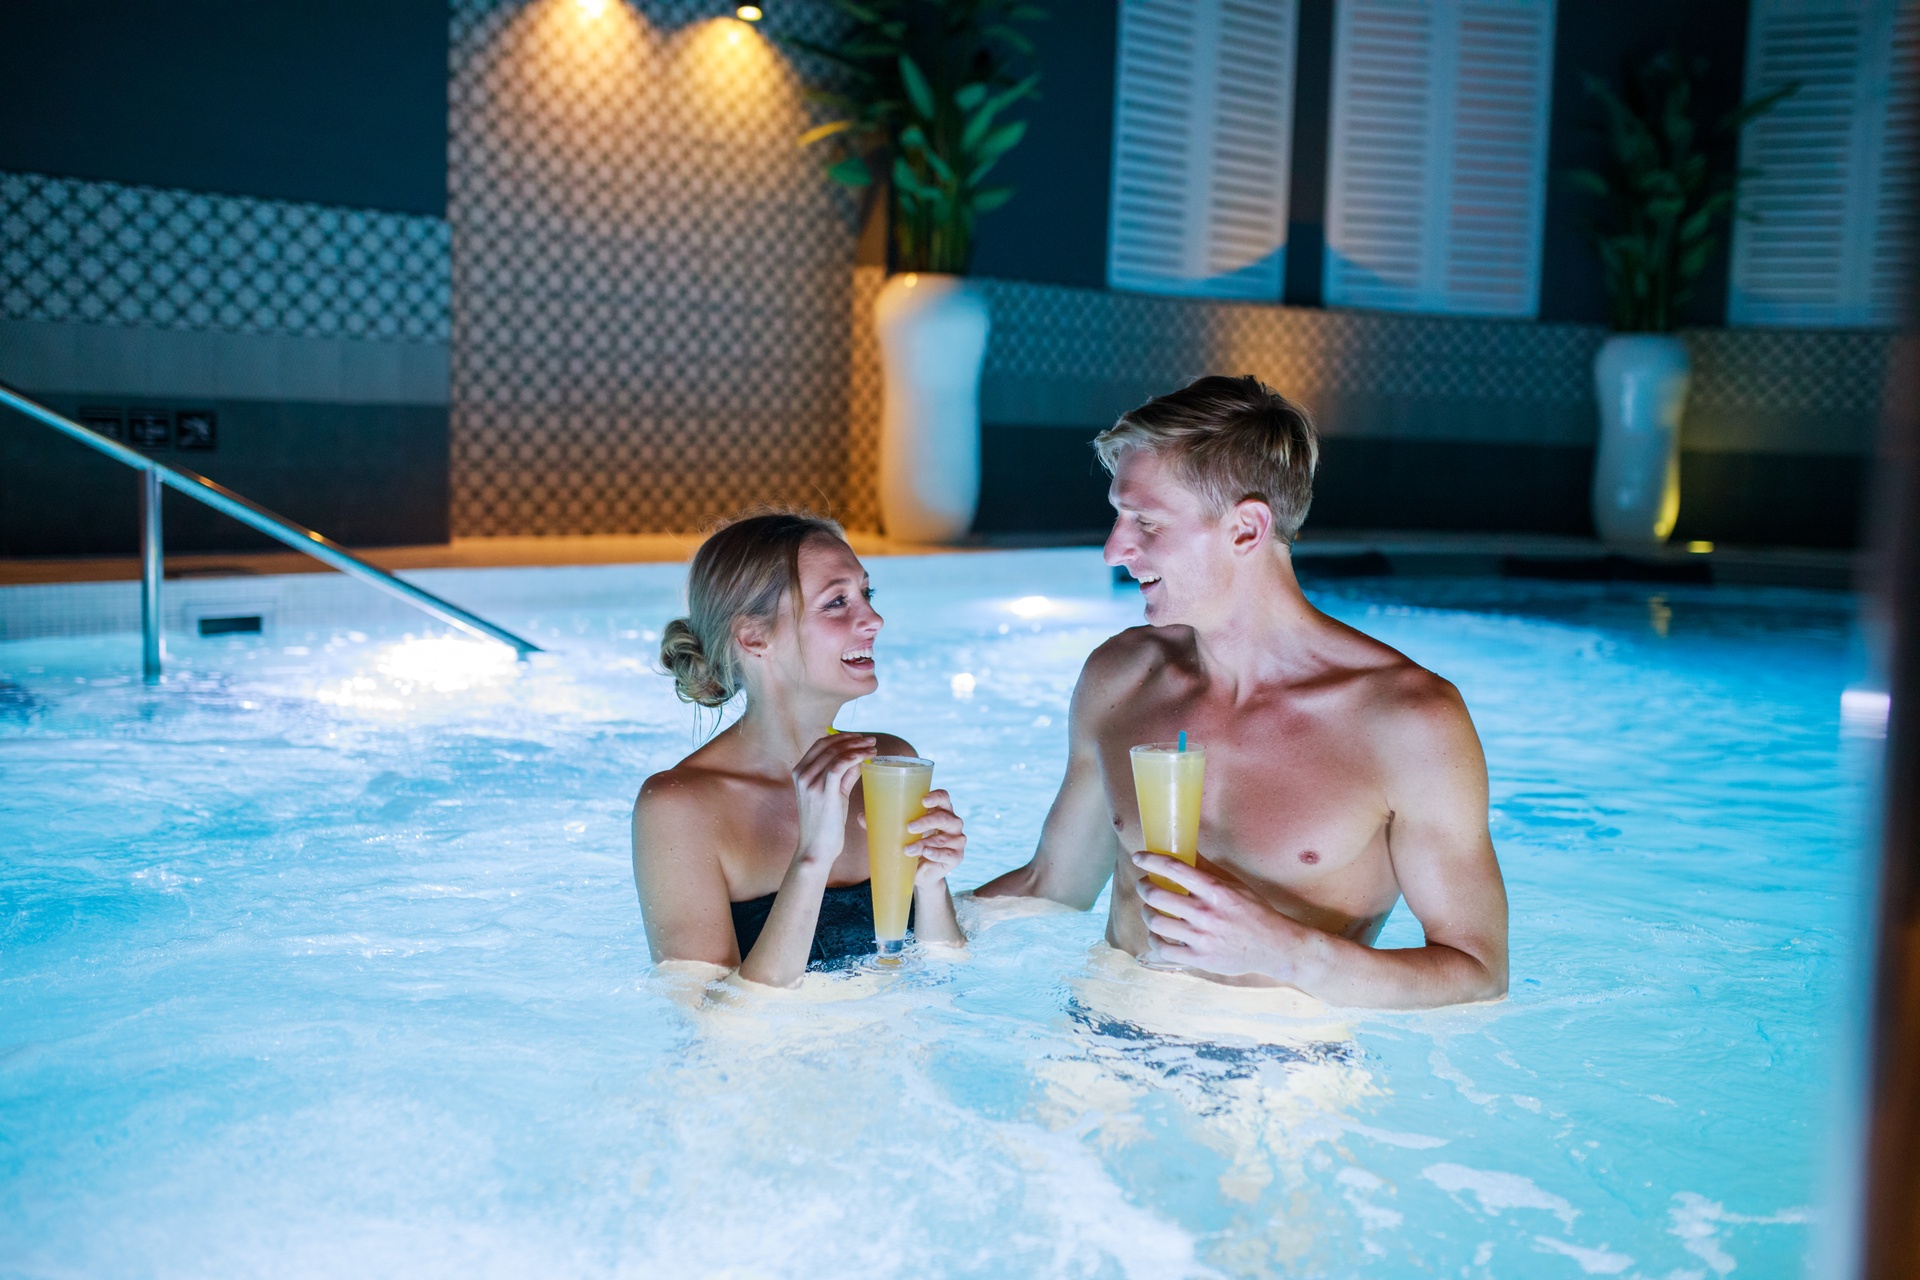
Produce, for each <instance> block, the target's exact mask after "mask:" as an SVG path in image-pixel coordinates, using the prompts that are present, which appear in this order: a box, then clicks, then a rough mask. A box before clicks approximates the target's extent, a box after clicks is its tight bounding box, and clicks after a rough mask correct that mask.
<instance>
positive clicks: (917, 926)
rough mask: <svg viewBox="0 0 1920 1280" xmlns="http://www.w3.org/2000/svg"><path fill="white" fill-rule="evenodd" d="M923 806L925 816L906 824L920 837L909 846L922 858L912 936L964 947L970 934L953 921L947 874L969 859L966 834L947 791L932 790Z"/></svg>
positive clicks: (916, 881)
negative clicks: (925, 812)
mask: <svg viewBox="0 0 1920 1280" xmlns="http://www.w3.org/2000/svg"><path fill="white" fill-rule="evenodd" d="M922 803H924V804H925V805H926V806H927V814H926V816H925V817H923V818H915V819H914V820H913V821H912V822H909V823H908V824H907V831H908V832H909V833H910V834H913V835H917V836H919V837H920V838H919V839H918V840H916V841H915V842H914V843H913V844H911V845H909V846H908V848H909V849H910V850H911V851H912V852H914V853H915V854H918V855H919V858H920V866H919V869H918V870H916V871H915V872H914V873H913V936H914V937H916V938H918V939H920V941H922V942H944V943H946V944H947V945H948V946H954V947H959V946H965V945H966V941H967V935H966V934H965V932H963V931H962V930H961V928H960V922H959V921H958V920H957V919H955V918H954V914H953V895H952V894H950V893H948V892H947V875H948V873H949V872H951V871H952V870H953V869H954V868H955V867H957V866H959V865H960V859H961V858H962V857H964V856H966V850H967V833H966V831H965V829H964V827H963V826H962V824H961V822H960V815H959V814H957V813H955V812H954V811H953V798H952V797H951V796H949V795H948V794H947V793H946V792H944V791H929V792H927V798H926V800H925V801H923V802H922Z"/></svg>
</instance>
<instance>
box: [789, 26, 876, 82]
mask: <svg viewBox="0 0 1920 1280" xmlns="http://www.w3.org/2000/svg"><path fill="white" fill-rule="evenodd" d="M780 40H781V42H782V43H783V44H785V45H786V46H787V47H788V48H792V49H798V50H800V52H802V53H810V54H812V55H813V56H814V57H816V58H822V59H824V60H826V61H828V62H831V63H833V64H834V65H835V66H837V67H840V68H842V69H843V70H845V71H847V72H848V73H850V74H851V75H853V76H854V77H855V78H857V79H860V80H872V79H873V72H872V70H871V69H869V68H868V67H867V66H866V65H865V64H864V63H863V62H861V61H860V60H859V59H857V58H855V57H853V56H852V55H851V54H848V53H846V52H844V51H843V50H840V49H835V48H831V47H830V46H827V45H824V44H816V43H814V42H813V41H812V40H802V39H801V38H800V37H799V36H782V37H780Z"/></svg>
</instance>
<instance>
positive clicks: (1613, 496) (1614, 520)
mask: <svg viewBox="0 0 1920 1280" xmlns="http://www.w3.org/2000/svg"><path fill="white" fill-rule="evenodd" d="M1692 375H1693V365H1692V362H1691V361H1690V360H1689V359H1688V358H1687V348H1686V344H1685V343H1683V342H1681V341H1680V339H1678V338H1676V337H1674V336H1672V335H1671V334H1664V333H1616V334H1615V335H1613V336H1612V337H1611V338H1608V339H1607V340H1606V342H1605V343H1604V344H1603V345H1602V346H1601V348H1600V351H1599V353H1598V354H1597V355H1595V356H1594V358H1593V390H1594V394H1595V395H1596V396H1598V397H1599V400H1600V448H1599V451H1598V453H1597V455H1596V457H1595V459H1594V467H1593V524H1594V528H1595V529H1597V530H1598V531H1599V534H1600V540H1601V541H1602V542H1605V543H1606V544H1607V545H1608V546H1614V547H1619V548H1621V549H1623V550H1643V551H1644V550H1651V549H1653V548H1657V547H1659V546H1661V545H1662V544H1664V543H1665V542H1666V540H1667V535H1668V534H1670V533H1672V532H1673V525H1674V521H1675V520H1677V519H1679V516H1680V419H1681V417H1682V415H1683V414H1684V413H1685V412H1686V407H1687V385H1688V383H1689V381H1690V380H1691V379H1692Z"/></svg>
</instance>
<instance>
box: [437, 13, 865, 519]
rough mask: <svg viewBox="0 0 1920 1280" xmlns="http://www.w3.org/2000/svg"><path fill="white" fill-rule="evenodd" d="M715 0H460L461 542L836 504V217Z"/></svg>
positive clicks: (752, 54)
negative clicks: (770, 506) (748, 509)
mask: <svg viewBox="0 0 1920 1280" xmlns="http://www.w3.org/2000/svg"><path fill="white" fill-rule="evenodd" d="M716 9H717V6H715V5H713V4H711V3H695V2H693V0H639V2H638V3H633V2H631V0H629V2H626V3H623V2H622V0H599V2H597V3H583V2H582V0H531V2H526V0H455V3H454V6H453V42H452V45H453V47H452V91H451V103H452V115H451V126H452V128H451V154H450V164H451V173H450V182H449V203H448V216H449V219H450V221H451V222H452V225H453V271H454V293H453V297H454V311H453V373H452V377H453V388H452V396H453V422H452V437H453V528H454V532H455V534H456V535H484V534H571V533H620V532H646V531H659V530H685V529H693V528H697V527H700V526H701V525H704V524H706V523H708V522H710V521H712V520H714V519H715V518H716V517H720V516H724V515H726V514H728V513H729V512H732V511H736V510H738V509H740V508H742V507H744V506H747V505H750V504H753V503H759V502H798V503H804V504H806V505H809V506H813V507H816V508H825V509H829V510H836V511H837V510H838V509H839V508H840V506H841V502H842V498H843V493H844V490H845V485H846V478H847V443H848V441H847V418H848V404H847V396H848V378H847V369H848V359H849V342H850V331H849V326H848V323H847V316H848V310H849V306H850V299H849V292H850V284H851V278H850V270H849V268H850V264H851V262H852V259H853V246H854V232H855V227H854V211H853V209H852V208H851V205H850V202H846V201H844V200H843V199H842V198H841V197H839V196H838V195H836V194H835V193H834V192H833V190H832V189H831V188H830V187H829V185H828V184H827V183H826V181H825V180H824V179H823V178H822V176H821V174H820V172H819V169H818V167H817V164H816V161H815V159H814V157H813V156H812V155H810V154H806V153H802V152H800V151H799V150H798V149H797V148H796V147H795V146H794V138H795V137H796V136H797V135H798V134H799V133H800V132H801V130H803V129H804V128H806V127H807V125H808V123H809V117H808V114H807V111H806V109H805V107H804V104H803V102H802V98H801V85H800V83H799V80H798V78H797V76H796V73H795V71H794V68H793V66H792V65H791V64H790V63H789V62H788V60H787V59H786V58H785V56H783V55H782V54H781V53H780V52H778V51H777V50H776V49H775V48H774V47H773V46H772V45H771V44H770V43H769V42H768V41H767V39H766V37H765V36H764V35H763V34H762V33H761V32H760V31H759V30H758V29H756V28H750V27H748V26H746V25H745V24H742V23H739V22H735V21H733V20H731V19H725V18H716V17H715V16H714V14H715V12H716ZM826 12H827V10H826V6H825V5H824V4H820V5H808V4H804V3H799V2H797V0H796V2H795V3H792V4H789V5H786V6H783V7H782V9H781V11H780V14H779V16H780V18H781V20H782V23H783V26H784V27H785V28H786V29H788V30H795V29H803V30H804V29H805V28H806V27H807V26H808V24H810V23H811V24H812V25H813V27H814V28H815V34H818V33H819V26H820V22H821V21H822V20H823V17H824V14H825V13H826Z"/></svg>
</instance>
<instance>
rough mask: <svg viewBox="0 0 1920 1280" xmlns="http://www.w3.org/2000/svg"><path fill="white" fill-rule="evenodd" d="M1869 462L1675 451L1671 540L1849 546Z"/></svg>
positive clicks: (1857, 532)
mask: <svg viewBox="0 0 1920 1280" xmlns="http://www.w3.org/2000/svg"><path fill="white" fill-rule="evenodd" d="M1871 466H1872V462H1871V460H1870V459H1867V458H1857V457H1855V458H1849V457H1836V456H1820V455H1814V454H1790V453H1691V452H1683V453H1682V454H1681V455H1680V522H1679V523H1678V524H1677V525H1675V526H1674V530H1673V538H1674V541H1676V542H1687V541H1690V540H1692V539H1695V538H1702V539H1705V540H1707V541H1709V542H1724V543H1728V544H1731V545H1737V546H1786V547H1857V546H1859V545H1861V532H1862V519H1863V516H1864V513H1865V511H1866V502H1867V485H1868V477H1869V470H1870V468H1871Z"/></svg>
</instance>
